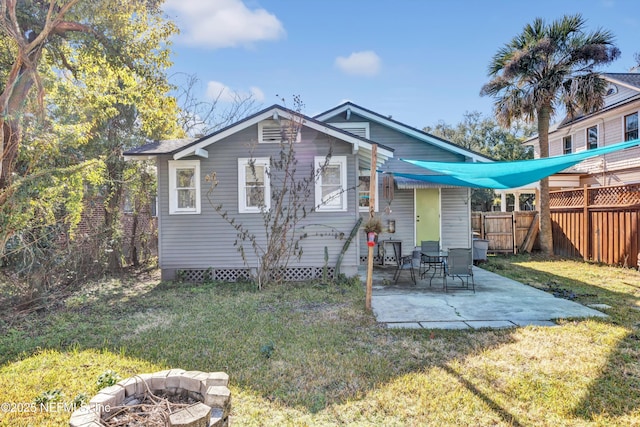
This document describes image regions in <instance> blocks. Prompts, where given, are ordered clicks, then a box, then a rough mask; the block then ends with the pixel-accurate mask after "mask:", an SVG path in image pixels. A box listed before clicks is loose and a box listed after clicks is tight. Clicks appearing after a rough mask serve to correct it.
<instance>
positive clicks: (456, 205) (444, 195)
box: [440, 188, 471, 249]
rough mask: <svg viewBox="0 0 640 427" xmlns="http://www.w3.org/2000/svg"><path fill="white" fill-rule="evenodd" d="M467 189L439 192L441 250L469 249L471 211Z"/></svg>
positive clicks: (447, 189)
mask: <svg viewBox="0 0 640 427" xmlns="http://www.w3.org/2000/svg"><path fill="white" fill-rule="evenodd" d="M469 197H470V192H469V189H468V188H443V189H442V190H441V192H440V206H441V222H442V228H441V231H440V235H441V242H442V248H443V249H448V248H470V247H471V210H470V208H469V205H470V204H469Z"/></svg>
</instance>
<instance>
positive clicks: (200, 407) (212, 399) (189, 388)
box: [69, 369, 231, 427]
mask: <svg viewBox="0 0 640 427" xmlns="http://www.w3.org/2000/svg"><path fill="white" fill-rule="evenodd" d="M228 385H229V375H227V374H226V373H224V372H200V371H185V370H184V369H170V370H166V371H160V372H155V373H153V374H140V375H136V376H134V377H130V378H127V379H125V380H122V381H120V382H119V383H117V384H115V385H113V386H111V387H107V388H103V389H102V390H100V391H99V392H98V394H96V395H95V396H94V397H93V398H92V399H91V400H90V401H89V404H88V405H86V406H83V407H82V408H80V409H78V410H76V411H74V412H73V414H71V419H70V420H69V426H70V427H99V426H101V425H103V424H101V420H102V419H105V418H106V417H107V416H108V415H109V412H110V411H111V410H112V408H115V407H120V406H126V405H128V404H129V402H132V401H135V400H141V398H142V396H144V395H145V393H148V392H149V391H151V393H154V394H157V393H162V394H166V395H169V396H188V397H189V398H191V399H193V400H196V401H198V403H196V404H194V405H191V406H189V407H186V408H183V409H180V410H177V411H176V412H174V413H172V414H171V415H170V417H169V421H170V425H171V426H172V427H226V426H228V423H229V413H230V412H231V391H230V390H229V388H228V387H227V386H228Z"/></svg>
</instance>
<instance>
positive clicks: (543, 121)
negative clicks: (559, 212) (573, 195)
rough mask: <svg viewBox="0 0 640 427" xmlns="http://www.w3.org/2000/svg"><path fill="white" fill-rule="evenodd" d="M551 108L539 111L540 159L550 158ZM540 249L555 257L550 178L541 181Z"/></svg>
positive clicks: (543, 108) (547, 107) (547, 106)
mask: <svg viewBox="0 0 640 427" xmlns="http://www.w3.org/2000/svg"><path fill="white" fill-rule="evenodd" d="M550 120H551V107H550V106H549V105H546V106H543V107H541V108H540V109H539V110H538V141H539V143H540V158H546V157H549V122H550ZM538 209H539V210H540V236H539V239H540V249H541V250H542V253H544V254H545V255H553V234H552V228H551V209H550V208H549V178H548V177H547V178H543V179H541V180H540V200H539V203H538Z"/></svg>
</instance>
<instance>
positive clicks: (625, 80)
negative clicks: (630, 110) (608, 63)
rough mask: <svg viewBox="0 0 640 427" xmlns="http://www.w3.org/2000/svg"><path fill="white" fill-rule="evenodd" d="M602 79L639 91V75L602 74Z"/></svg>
mask: <svg viewBox="0 0 640 427" xmlns="http://www.w3.org/2000/svg"><path fill="white" fill-rule="evenodd" d="M602 77H604V78H605V79H607V80H609V81H610V82H613V83H618V84H620V85H622V86H626V87H628V88H629V89H635V90H637V91H640V73H602Z"/></svg>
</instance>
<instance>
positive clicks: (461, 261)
mask: <svg viewBox="0 0 640 427" xmlns="http://www.w3.org/2000/svg"><path fill="white" fill-rule="evenodd" d="M448 277H451V278H452V279H455V278H456V277H457V278H458V279H460V282H461V285H460V286H459V287H460V288H464V289H469V283H471V289H472V290H473V292H474V293H475V292H476V284H475V281H474V280H473V252H472V249H471V248H451V249H449V256H448V258H447V266H446V272H445V276H444V291H445V292H446V291H447V289H448V288H449V285H448V283H447V278H448Z"/></svg>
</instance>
